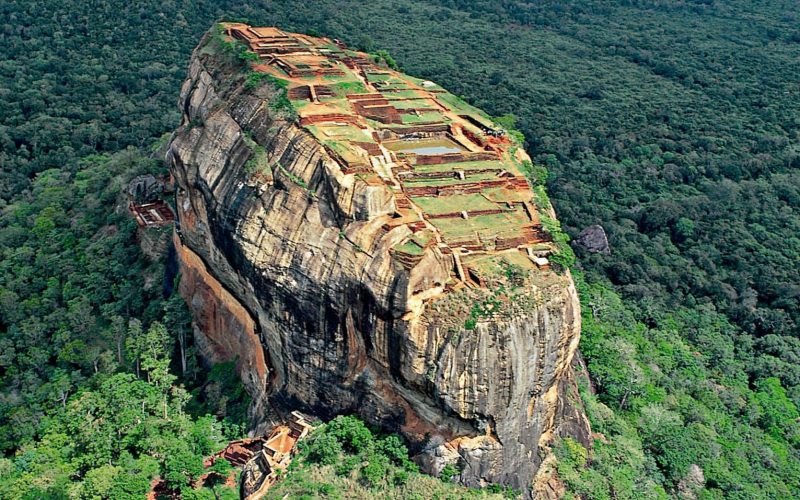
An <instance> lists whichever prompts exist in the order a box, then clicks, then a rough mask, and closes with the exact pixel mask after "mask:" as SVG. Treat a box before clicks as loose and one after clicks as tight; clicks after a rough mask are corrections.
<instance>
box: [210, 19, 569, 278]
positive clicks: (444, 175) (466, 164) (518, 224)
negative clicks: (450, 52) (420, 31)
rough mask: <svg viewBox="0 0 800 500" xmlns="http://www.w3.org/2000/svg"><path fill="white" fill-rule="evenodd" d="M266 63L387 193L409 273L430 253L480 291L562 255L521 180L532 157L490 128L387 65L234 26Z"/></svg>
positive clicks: (324, 140)
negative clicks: (435, 250)
mask: <svg viewBox="0 0 800 500" xmlns="http://www.w3.org/2000/svg"><path fill="white" fill-rule="evenodd" d="M223 26H224V27H225V30H226V32H227V34H228V36H230V37H232V38H235V39H237V40H240V41H241V42H243V43H245V44H246V45H247V47H249V49H250V50H251V51H253V52H255V53H256V54H258V56H259V61H258V62H257V63H255V64H254V65H253V68H252V69H253V70H255V71H261V72H265V73H268V74H270V75H272V76H273V77H275V78H278V79H281V80H283V81H285V82H287V96H288V98H289V100H290V102H291V103H292V106H293V107H294V109H295V110H296V111H297V114H298V117H299V120H298V122H299V125H300V126H302V127H304V128H305V129H306V130H307V131H309V132H310V133H311V134H313V135H314V136H315V137H316V138H317V139H318V140H319V141H320V143H321V144H322V145H323V146H324V147H325V149H326V150H327V151H328V153H329V154H330V156H331V157H332V158H334V159H335V160H336V161H337V162H338V163H339V164H340V166H341V169H342V172H343V173H345V174H346V175H357V176H359V179H361V180H363V181H365V182H367V183H384V184H386V185H387V186H389V187H390V189H392V191H393V193H394V196H395V205H396V207H397V209H396V213H395V214H394V215H393V216H392V217H391V218H390V219H389V221H388V222H387V223H386V224H385V225H384V229H385V230H387V231H388V230H392V229H394V228H396V227H397V226H400V225H405V226H407V227H408V228H409V229H410V236H409V237H407V238H406V239H405V240H404V241H402V242H401V243H399V244H397V245H395V247H394V248H393V249H392V251H393V254H394V255H395V257H396V258H397V259H398V260H399V261H400V262H401V263H402V264H403V265H404V266H406V267H407V268H411V267H413V266H414V265H415V264H416V263H417V262H419V261H420V260H421V259H422V257H423V255H424V252H425V248H426V247H428V246H430V245H438V246H439V247H440V249H441V251H442V252H443V253H446V254H452V255H453V257H454V262H455V265H454V269H453V273H452V279H453V283H451V284H455V285H454V286H458V284H459V283H464V284H467V285H469V286H481V285H482V283H483V279H482V278H481V276H482V275H483V269H482V266H485V265H487V264H486V262H490V261H496V260H497V259H495V258H494V257H498V258H503V259H504V260H505V261H506V262H511V263H514V264H515V265H518V266H521V267H523V268H528V269H532V270H533V269H537V268H543V267H544V268H546V267H547V266H548V261H547V258H546V257H547V256H548V255H549V254H550V253H551V252H552V251H553V248H554V247H553V245H552V243H551V241H550V238H549V235H547V233H546V232H544V231H543V230H542V226H541V223H540V220H539V210H547V209H548V207H537V206H536V205H535V202H534V200H533V193H532V191H531V189H530V186H529V185H528V183H527V181H526V179H525V176H524V172H523V170H522V165H523V162H525V161H530V159H529V158H528V156H527V154H526V153H525V152H524V151H523V150H522V149H521V148H520V147H519V146H518V145H516V144H514V143H513V142H511V141H510V140H509V138H508V136H507V134H506V133H505V131H503V130H502V129H501V128H499V127H497V126H496V125H494V123H493V122H492V120H491V118H490V117H488V116H487V115H485V114H484V113H482V112H481V111H479V110H478V109H476V108H474V107H472V106H470V105H468V104H466V103H465V102H463V101H462V100H461V99H459V98H457V97H456V96H454V95H452V94H450V93H449V92H447V91H446V90H444V89H443V88H441V87H439V86H438V85H436V84H434V83H432V82H429V81H423V80H419V79H416V78H412V77H409V76H407V75H404V74H402V73H399V72H397V71H393V70H391V69H389V68H387V67H385V65H382V64H380V63H379V62H377V61H376V60H375V59H374V56H370V55H368V54H364V53H361V52H356V51H352V50H349V49H348V48H347V47H346V46H345V45H344V44H342V43H341V42H339V41H338V40H330V39H327V38H316V37H311V36H307V35H299V34H294V33H287V32H284V31H281V30H279V29H277V28H271V27H268V28H254V27H251V26H248V25H245V24H236V23H229V24H224V25H223Z"/></svg>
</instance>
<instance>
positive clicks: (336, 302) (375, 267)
mask: <svg viewBox="0 0 800 500" xmlns="http://www.w3.org/2000/svg"><path fill="white" fill-rule="evenodd" d="M237 64H238V63H237V62H235V61H229V60H228V59H226V58H225V57H224V56H223V55H221V54H219V53H216V52H215V51H214V50H211V49H210V48H209V42H208V36H207V39H206V40H204V42H203V43H201V45H200V47H198V49H197V50H196V51H195V54H194V56H193V58H192V60H191V64H190V68H189V75H188V78H187V79H186V81H185V83H184V85H183V87H182V89H181V95H180V103H181V107H182V110H183V124H182V125H181V127H180V128H179V129H178V130H177V131H176V132H175V134H174V136H173V139H172V141H171V145H170V147H169V151H168V153H167V160H168V162H169V164H170V168H171V171H172V173H173V175H174V177H175V180H176V184H177V188H178V189H177V199H176V203H177V214H178V220H179V224H178V226H177V228H178V229H177V231H176V238H175V243H176V246H177V248H178V256H179V260H180V263H181V267H182V279H181V283H180V292H181V294H182V295H183V296H184V298H185V299H186V301H187V303H188V304H189V307H190V308H191V310H192V313H193V315H194V320H195V321H194V326H195V339H196V343H197V345H198V346H199V347H200V349H201V351H202V352H203V354H204V355H205V356H206V357H207V358H208V359H209V360H211V361H221V360H229V359H236V360H237V369H238V371H239V374H240V375H241V378H242V380H243V382H244V384H245V386H246V387H247V389H248V391H249V392H250V394H251V395H252V396H253V400H254V404H253V407H252V409H251V411H252V413H253V418H254V421H257V422H261V423H262V424H266V423H267V422H268V421H269V420H270V419H277V418H279V417H278V415H280V414H281V413H282V412H285V411H286V410H287V409H293V408H299V409H302V410H304V411H308V412H310V413H314V414H316V415H319V416H321V417H323V418H325V417H331V416H333V415H336V414H341V413H358V414H359V415H361V416H362V417H363V418H365V419H366V420H368V421H370V422H372V423H375V424H379V425H381V426H383V427H384V428H387V429H388V430H392V431H398V432H401V433H402V434H403V435H404V436H405V437H406V438H408V440H409V441H410V442H411V443H412V445H413V446H414V447H415V449H416V450H417V451H418V452H419V457H418V458H419V462H420V463H421V464H423V466H424V467H425V468H427V469H428V470H430V471H432V472H434V473H436V472H438V470H440V469H441V467H443V466H444V464H445V463H448V462H452V461H455V460H458V461H459V463H460V465H461V467H462V468H463V473H462V480H463V482H465V483H466V484H469V485H483V484H486V483H487V482H499V483H503V484H507V485H510V486H513V487H514V488H517V489H520V490H524V491H528V488H529V486H530V485H531V483H532V479H533V477H534V475H535V473H536V471H537V469H538V468H539V465H540V464H541V462H542V460H543V459H544V458H545V455H546V451H547V449H548V448H547V447H548V445H549V444H550V443H551V441H552V439H553V437H554V436H555V435H556V434H558V433H559V432H562V430H563V429H564V427H563V425H562V424H564V422H570V423H569V425H568V428H569V432H570V433H572V434H576V433H577V434H579V435H583V436H584V438H583V439H585V435H586V432H585V429H584V428H585V425H586V424H585V419H583V418H582V417H581V413H580V410H579V409H576V408H575V407H574V405H572V403H571V402H570V400H569V398H567V393H568V392H570V391H571V390H572V389H571V388H572V387H573V386H574V383H573V382H572V372H571V370H572V369H571V366H570V363H571V360H572V356H573V354H574V353H575V351H576V349H577V346H578V339H579V333H580V310H579V304H578V300H577V295H576V292H575V287H574V285H573V283H572V280H571V278H570V276H569V274H568V273H566V274H557V273H555V272H553V271H550V270H540V271H538V272H536V273H533V274H532V275H531V276H528V277H526V278H524V283H522V284H521V285H520V284H519V283H518V284H517V286H516V288H518V289H519V290H518V291H517V292H516V293H515V295H514V296H513V299H512V300H506V303H502V300H501V301H500V302H501V306H499V307H497V309H496V310H494V311H492V312H491V313H489V314H483V315H481V316H479V317H477V318H475V324H474V327H472V328H471V329H469V330H468V329H466V328H465V319H466V318H468V317H469V312H470V308H471V306H472V304H474V303H477V302H480V301H483V300H485V299H487V298H490V297H496V296H497V293H496V291H492V290H490V289H482V288H461V289H453V288H451V287H449V286H448V285H447V284H448V281H449V280H451V276H452V274H453V272H454V271H453V270H454V266H455V264H456V263H455V262H454V256H453V255H452V254H449V253H447V252H445V251H443V250H442V248H440V247H439V246H436V245H432V246H429V247H426V248H425V249H424V252H423V253H422V255H421V256H420V258H419V259H418V260H417V262H415V263H414V265H413V266H412V267H410V268H409V266H408V265H402V264H401V263H400V262H398V259H397V257H396V256H395V253H394V252H393V251H392V247H393V246H395V245H397V244H398V243H399V242H401V241H403V239H404V238H406V237H407V236H408V231H409V229H408V228H407V227H406V226H402V225H401V226H397V227H394V228H392V229H390V230H387V229H386V227H385V224H386V222H387V220H390V219H391V217H392V214H393V213H394V212H395V210H396V206H395V203H396V202H395V198H394V196H393V193H392V192H391V191H390V189H389V188H388V187H387V186H380V185H374V184H367V183H365V182H364V181H362V180H360V179H359V178H358V176H354V175H352V174H345V173H344V171H343V169H342V168H341V165H340V164H339V163H338V162H337V160H336V159H335V158H333V157H332V156H331V154H330V152H329V151H328V150H327V149H326V148H325V147H324V146H323V145H322V144H320V141H318V140H317V139H316V138H315V137H314V136H313V135H312V134H310V133H309V132H308V131H307V130H306V129H305V128H304V127H302V126H300V124H299V123H298V122H297V121H296V120H294V119H291V118H290V117H286V116H283V115H282V114H281V113H280V112H277V111H275V110H274V109H273V108H274V107H275V106H271V105H270V103H271V102H272V101H273V100H274V99H275V98H276V95H275V94H276V92H278V90H277V89H275V88H273V87H271V86H269V85H264V86H261V87H259V88H258V89H254V90H253V89H248V86H247V85H246V84H245V77H244V75H243V74H242V72H241V70H240V68H238V67H237ZM253 143H255V144H257V145H260V147H261V148H263V151H262V154H263V155H265V158H261V159H260V161H262V162H263V163H264V164H266V165H270V166H271V167H270V168H269V169H268V172H266V173H265V174H262V175H260V176H254V175H253V174H252V173H251V172H248V169H249V168H248V161H250V160H252V159H253V158H254V156H255V154H256V153H255V151H254V150H253ZM501 298H502V297H501Z"/></svg>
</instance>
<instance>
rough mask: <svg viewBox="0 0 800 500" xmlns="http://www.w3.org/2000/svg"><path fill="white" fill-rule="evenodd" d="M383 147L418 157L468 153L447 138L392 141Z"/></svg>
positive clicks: (385, 143)
mask: <svg viewBox="0 0 800 500" xmlns="http://www.w3.org/2000/svg"><path fill="white" fill-rule="evenodd" d="M383 145H384V146H386V147H387V148H388V149H390V150H392V151H395V152H397V153H414V154H418V155H443V154H447V153H461V152H464V151H466V150H465V149H464V148H463V147H461V145H459V144H458V143H456V142H453V141H451V140H450V139H447V138H435V139H415V140H402V141H392V142H384V143H383Z"/></svg>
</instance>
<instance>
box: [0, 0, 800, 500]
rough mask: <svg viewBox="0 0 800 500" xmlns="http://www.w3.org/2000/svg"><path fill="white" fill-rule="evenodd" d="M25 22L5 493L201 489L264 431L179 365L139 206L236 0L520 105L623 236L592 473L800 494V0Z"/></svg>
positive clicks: (708, 492)
mask: <svg viewBox="0 0 800 500" xmlns="http://www.w3.org/2000/svg"><path fill="white" fill-rule="evenodd" d="M0 15H1V16H2V17H1V18H2V22H0V54H2V57H0V252H1V253H2V263H0V266H2V271H0V344H1V345H2V349H1V350H0V379H1V380H2V390H0V447H2V451H3V453H4V457H5V458H1V459H0V496H2V497H8V498H23V497H25V496H26V495H27V496H28V497H29V498H41V497H55V498H59V497H64V496H71V497H76V498H93V497H98V498H99V497H112V498H124V495H125V494H130V495H132V496H134V497H136V495H140V494H141V492H142V489H143V488H145V487H146V485H147V484H149V479H150V478H151V477H153V476H154V475H156V474H161V475H162V476H164V477H167V478H171V479H170V481H172V483H171V484H174V485H175V486H176V487H184V488H185V486H186V485H187V484H188V483H189V481H190V480H192V479H194V478H196V476H197V475H198V474H200V473H201V472H202V463H200V465H199V468H198V464H197V460H198V458H200V457H201V456H202V455H203V454H206V453H208V452H209V451H210V450H211V449H215V448H218V447H219V446H220V444H221V443H222V442H223V441H224V439H226V438H228V437H231V436H234V435H238V434H240V433H241V432H242V427H241V426H242V425H243V424H244V419H243V413H244V412H243V410H242V407H243V406H244V405H246V401H245V399H246V398H244V396H240V398H239V399H238V400H235V401H228V402H225V401H219V400H215V395H219V394H221V393H234V392H235V391H237V388H235V387H228V386H233V385H235V384H234V383H233V382H235V381H231V380H230V377H226V376H225V373H227V372H226V371H225V370H222V369H217V370H215V371H213V372H211V373H210V374H207V375H204V373H205V372H204V371H202V370H198V369H197V368H196V367H197V361H196V360H195V359H194V357H191V362H190V367H189V369H188V370H187V372H186V373H181V370H180V367H179V365H178V364H177V363H175V362H174V361H173V362H172V363H171V364H170V363H169V359H170V357H169V356H170V354H171V353H172V352H173V350H174V347H175V346H174V341H173V339H174V338H175V336H176V335H177V334H178V332H179V331H180V330H181V329H186V328H188V326H187V318H186V317H185V315H186V311H185V309H183V307H182V305H181V304H180V301H179V300H177V299H176V297H174V296H172V297H168V298H167V297H165V293H164V292H165V287H164V286H163V282H164V280H165V278H164V272H165V271H164V263H163V262H161V261H151V260H148V259H147V258H146V257H145V256H144V255H142V254H141V252H140V251H139V250H138V248H137V246H136V245H135V234H136V232H135V225H134V224H133V223H132V221H131V220H130V219H129V218H128V217H127V215H126V213H125V211H124V207H122V206H121V204H120V202H121V196H122V190H123V187H124V186H125V184H126V182H127V181H128V180H129V179H130V178H132V177H133V176H134V175H136V174H138V173H143V172H161V171H163V166H162V165H160V163H159V161H158V160H155V159H152V158H151V148H152V146H153V145H155V144H156V143H157V142H158V141H159V139H160V138H161V136H162V135H163V134H164V133H167V132H169V131H171V130H172V129H173V128H174V127H175V126H176V125H177V124H178V119H179V115H178V110H177V106H176V101H177V94H178V90H179V87H180V83H181V81H182V79H183V77H184V75H185V69H186V63H187V61H188V56H189V54H190V52H191V49H192V48H193V47H194V45H195V44H196V43H197V41H198V40H199V38H200V36H201V35H202V33H203V32H205V31H206V30H207V29H208V28H209V27H210V26H211V25H212V23H213V22H214V21H215V20H217V19H220V18H223V17H225V18H227V19H241V20H247V21H251V22H253V23H259V24H277V25H280V26H282V27H284V28H286V29H289V30H295V31H304V32H311V33H320V34H325V35H328V36H332V37H337V38H340V39H342V40H344V41H346V42H348V43H350V44H351V45H353V46H356V47H360V48H363V49H366V50H378V49H385V50H388V51H389V52H391V54H392V55H393V56H394V59H396V61H397V62H398V63H399V65H400V66H401V67H402V69H404V70H405V71H407V72H409V73H411V74H414V75H417V76H420V77H425V78H430V79H433V80H435V81H437V82H439V83H441V84H442V85H444V86H445V87H447V88H448V89H450V90H452V91H454V92H455V93H457V94H459V95H462V96H463V97H464V98H466V99H467V100H469V101H470V102H471V103H473V104H476V105H478V106H479V107H481V108H483V109H485V110H486V111H487V112H489V113H491V114H493V115H495V116H500V115H504V114H509V113H511V114H514V115H515V116H516V117H517V127H518V128H519V129H520V130H521V131H522V132H523V133H524V135H525V137H526V139H527V147H528V150H529V152H530V153H531V155H532V156H533V157H534V160H535V161H536V162H537V163H538V164H541V165H544V166H546V167H547V168H548V170H549V172H550V176H549V180H548V190H549V192H550V195H551V198H552V200H553V203H554V205H555V207H556V210H557V212H558V214H559V218H560V219H561V221H562V223H563V227H564V228H565V229H566V230H567V232H569V233H570V234H571V235H572V236H575V235H577V233H578V232H579V231H580V230H581V229H583V228H584V227H586V226H588V225H591V224H596V223H599V224H601V225H603V227H604V228H605V229H606V231H607V232H608V235H609V240H610V246H611V253H610V254H609V255H605V254H591V253H588V252H585V251H582V250H581V248H578V247H576V248H575V250H576V253H577V254H578V262H577V264H576V265H575V270H576V271H577V273H576V274H577V277H578V282H579V288H580V291H581V299H582V304H583V313H584V333H583V340H582V347H581V348H582V352H583V354H584V356H585V359H586V362H587V365H588V370H589V374H590V376H591V381H592V382H591V383H589V382H588V381H586V380H585V379H584V382H583V387H582V393H583V397H584V400H585V402H586V405H587V410H588V413H589V415H590V418H591V420H592V423H593V426H594V431H595V432H597V433H600V434H599V435H598V438H597V439H596V440H595V446H594V449H593V451H592V453H591V454H590V455H588V456H587V455H586V454H585V452H583V451H581V449H580V448H578V447H576V446H575V444H574V443H572V442H570V441H569V440H565V441H564V442H562V443H561V444H560V445H559V448H558V454H559V457H560V458H561V460H560V464H559V474H560V476H561V477H562V478H563V479H564V480H565V481H566V483H567V485H568V487H569V490H570V491H571V492H573V493H575V494H576V495H582V496H583V497H585V498H648V497H659V498H660V497H667V496H677V495H685V494H690V493H692V492H698V495H699V497H700V498H791V497H800V470H799V469H800V423H798V416H799V415H798V410H797V407H798V405H800V238H798V234H800V213H798V207H800V137H799V136H798V135H799V133H800V90H799V89H798V87H797V75H798V74H800V13H798V11H797V5H796V2H794V1H793V0H777V1H774V2H752V1H746V0H684V1H675V2H663V1H655V0H626V1H621V2H611V1H604V0H588V1H577V0H560V1H559V0H552V1H551V0H547V1H541V2H525V1H510V0H501V1H491V2H490V1H488V0H431V1H428V2H412V1H409V0H399V1H393V2H389V1H388V0H374V1H371V2H357V1H355V0H340V1H333V0H317V1H313V2H298V1H294V0H275V1H266V0H263V1H249V2H245V1H241V0H239V1H234V0H221V1H211V0H199V1H195V2H177V1H171V0H163V1H158V2H155V1H152V0H144V1H141V2H135V3H128V4H124V5H121V4H120V3H119V2H114V1H108V0H106V1H103V0H100V1H96V2H77V1H74V0H62V1H59V2H56V1H52V0H26V1H21V0H8V1H5V2H2V3H0ZM166 288H169V287H166ZM228 371H229V370H228ZM209 384H211V385H212V386H213V385H215V384H216V387H217V389H216V390H212V391H209V390H208V388H209ZM221 385H225V386H226V390H220V389H219V387H220V386H221ZM201 388H202V389H201ZM239 391H240V389H239ZM201 392H203V393H202V394H201ZM120 408H121V409H122V410H120ZM111 409H113V410H114V411H111ZM137 409H138V410H137ZM207 414H208V415H210V417H206V416H205V415H207ZM167 456H169V457H175V459H174V460H167V459H166V457H167ZM181 460H183V461H185V462H186V463H180V461H181ZM309 466H311V465H309ZM320 470H321V469H320ZM176 471H177V472H176ZM123 478H125V481H123V480H122V479H123ZM129 483H130V484H129ZM287 487H291V485H288V486H287ZM198 491H202V490H192V491H191V492H189V490H188V489H187V492H186V494H185V496H187V497H188V496H190V495H212V496H213V495H214V493H213V492H211V491H207V492H205V493H198ZM219 494H224V493H219ZM318 494H322V493H320V492H318Z"/></svg>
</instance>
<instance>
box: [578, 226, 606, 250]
mask: <svg viewBox="0 0 800 500" xmlns="http://www.w3.org/2000/svg"><path fill="white" fill-rule="evenodd" d="M575 243H576V244H578V245H580V246H582V247H583V248H585V249H586V250H588V251H590V252H592V253H611V248H609V246H608V237H607V236H606V231H605V229H603V226H601V225H599V224H595V225H593V226H589V227H587V228H586V229H584V230H583V231H581V232H580V234H579V235H578V237H577V238H575Z"/></svg>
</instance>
